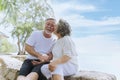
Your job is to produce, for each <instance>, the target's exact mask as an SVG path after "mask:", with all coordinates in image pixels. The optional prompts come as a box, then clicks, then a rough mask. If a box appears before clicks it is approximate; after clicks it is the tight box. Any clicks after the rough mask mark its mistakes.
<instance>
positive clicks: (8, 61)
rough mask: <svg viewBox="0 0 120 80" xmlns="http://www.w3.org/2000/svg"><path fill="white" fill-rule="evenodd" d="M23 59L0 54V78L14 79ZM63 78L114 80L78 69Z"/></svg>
mask: <svg viewBox="0 0 120 80" xmlns="http://www.w3.org/2000/svg"><path fill="white" fill-rule="evenodd" d="M24 59H25V56H24V55H16V56H11V55H9V56H8V55H7V56H0V80H16V78H17V76H18V73H19V70H20V67H21V65H22V63H23V60H24ZM65 80H116V77H115V76H114V75H112V74H107V73H102V72H97V71H79V72H78V73H77V74H75V75H72V76H67V77H65Z"/></svg>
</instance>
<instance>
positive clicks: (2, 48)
mask: <svg viewBox="0 0 120 80" xmlns="http://www.w3.org/2000/svg"><path fill="white" fill-rule="evenodd" d="M15 51H16V46H15V45H13V44H11V43H10V42H9V41H8V40H7V38H2V39H1V41H0V53H6V54H7V53H9V52H15Z"/></svg>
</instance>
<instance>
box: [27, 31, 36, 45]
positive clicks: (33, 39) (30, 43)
mask: <svg viewBox="0 0 120 80" xmlns="http://www.w3.org/2000/svg"><path fill="white" fill-rule="evenodd" d="M26 43H27V44H28V45H30V46H33V45H34V44H35V32H32V34H31V35H30V37H28V39H27V41H26Z"/></svg>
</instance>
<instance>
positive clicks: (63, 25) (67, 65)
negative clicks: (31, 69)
mask: <svg viewBox="0 0 120 80" xmlns="http://www.w3.org/2000/svg"><path fill="white" fill-rule="evenodd" d="M70 33H71V28H70V25H69V24H68V22H66V21H65V20H59V22H58V25H57V27H56V30H55V32H54V34H55V35H56V36H57V37H58V40H57V42H56V44H55V45H54V47H53V50H52V53H53V60H52V61H51V62H50V63H49V64H46V65H43V66H42V67H41V72H42V74H43V75H44V76H45V77H46V78H47V79H49V78H50V77H51V78H52V80H64V76H69V75H73V74H75V73H76V72H77V71H78V58H77V57H78V54H77V52H76V49H75V45H74V42H73V41H72V39H71V37H70Z"/></svg>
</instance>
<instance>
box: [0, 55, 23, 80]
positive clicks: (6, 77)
mask: <svg viewBox="0 0 120 80" xmlns="http://www.w3.org/2000/svg"><path fill="white" fill-rule="evenodd" d="M22 63H23V62H22V61H20V60H17V59H15V58H12V57H10V56H0V80H16V78H17V75H18V71H19V70H20V67H21V65H22Z"/></svg>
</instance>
